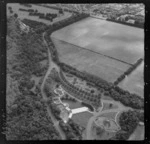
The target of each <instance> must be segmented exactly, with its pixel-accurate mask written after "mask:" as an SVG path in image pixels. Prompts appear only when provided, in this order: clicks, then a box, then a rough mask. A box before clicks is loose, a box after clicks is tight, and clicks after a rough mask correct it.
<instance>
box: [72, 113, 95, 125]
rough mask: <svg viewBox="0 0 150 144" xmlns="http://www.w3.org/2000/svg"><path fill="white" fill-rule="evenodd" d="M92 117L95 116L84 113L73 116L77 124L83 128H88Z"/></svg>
mask: <svg viewBox="0 0 150 144" xmlns="http://www.w3.org/2000/svg"><path fill="white" fill-rule="evenodd" d="M92 116H93V115H92V114H91V113H89V112H82V113H78V114H74V115H73V116H72V119H73V121H74V122H75V123H77V124H79V125H81V126H83V127H84V128H86V126H87V123H88V120H89V119H90V117H92Z"/></svg>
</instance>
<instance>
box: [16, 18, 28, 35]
mask: <svg viewBox="0 0 150 144" xmlns="http://www.w3.org/2000/svg"><path fill="white" fill-rule="evenodd" d="M18 22H19V26H20V30H21V31H22V32H25V33H28V32H29V31H30V27H29V26H27V25H26V24H24V23H23V22H22V21H21V20H20V19H18Z"/></svg>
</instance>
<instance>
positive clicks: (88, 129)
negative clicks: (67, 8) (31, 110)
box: [41, 32, 131, 140]
mask: <svg viewBox="0 0 150 144" xmlns="http://www.w3.org/2000/svg"><path fill="white" fill-rule="evenodd" d="M45 33H46V32H44V33H43V41H44V43H45V45H46V47H47V52H48V70H47V72H46V74H45V77H44V79H43V82H42V84H41V94H42V97H43V99H44V100H47V99H48V98H47V96H46V94H45V92H44V85H45V82H46V79H47V78H48V76H49V74H50V73H51V70H52V69H53V68H55V69H56V70H57V71H58V73H60V68H59V67H58V66H57V65H56V64H55V63H54V62H53V60H52V57H51V53H50V47H49V45H48V42H47V41H46V40H45V38H44V35H45ZM69 95H70V96H72V95H71V94H69ZM72 97H74V96H72ZM74 98H75V97H74ZM101 101H102V103H113V104H115V105H117V106H118V108H116V109H108V110H104V111H103V104H102V107H101V109H100V110H99V112H93V116H92V117H91V118H90V119H89V120H88V123H87V127H86V135H85V138H84V139H86V140H92V139H93V137H92V136H91V128H92V124H93V122H94V121H95V119H96V118H97V117H98V116H99V115H101V114H103V113H109V112H116V115H115V122H116V124H117V125H118V123H117V116H118V114H119V113H120V112H121V111H126V110H129V109H131V108H129V107H126V106H124V105H123V104H121V103H120V102H117V101H110V100H104V99H101ZM47 112H48V115H49V116H50V117H51V119H52V122H53V124H54V126H55V128H56V130H57V131H58V132H59V134H60V136H61V139H62V140H65V139H66V135H65V133H64V132H63V130H62V129H61V127H60V126H59V121H58V120H57V119H56V118H55V117H54V116H53V114H52V111H51V109H50V108H49V106H48V104H47ZM118 127H119V125H118Z"/></svg>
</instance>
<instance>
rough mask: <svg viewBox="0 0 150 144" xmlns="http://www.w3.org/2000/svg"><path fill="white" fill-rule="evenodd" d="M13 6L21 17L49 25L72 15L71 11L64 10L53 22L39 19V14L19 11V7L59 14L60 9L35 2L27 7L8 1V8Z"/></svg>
mask: <svg viewBox="0 0 150 144" xmlns="http://www.w3.org/2000/svg"><path fill="white" fill-rule="evenodd" d="M9 6H11V7H12V10H13V11H14V13H17V14H18V17H19V18H20V19H24V18H26V19H30V20H35V21H38V22H43V23H45V24H47V25H49V24H53V23H55V22H57V21H61V20H63V19H66V18H68V17H70V16H71V13H69V12H64V15H63V16H60V17H57V18H55V19H54V20H53V22H50V21H48V20H44V19H39V18H38V16H29V15H28V14H29V13H28V12H23V11H19V8H23V9H34V10H38V12H42V13H45V14H46V13H55V14H57V13H58V10H54V9H50V8H45V7H43V6H38V5H35V4H33V5H32V7H31V8H27V7H24V6H22V5H20V4H18V3H8V4H7V8H8V7H9ZM7 15H9V11H8V10H7Z"/></svg>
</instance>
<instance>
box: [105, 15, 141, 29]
mask: <svg viewBox="0 0 150 144" xmlns="http://www.w3.org/2000/svg"><path fill="white" fill-rule="evenodd" d="M107 20H108V21H112V22H116V23H120V24H124V25H129V26H134V27H138V28H142V29H143V28H144V24H143V23H139V22H138V21H137V22H135V24H131V23H127V22H123V21H119V20H114V19H109V18H108V19H107Z"/></svg>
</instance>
